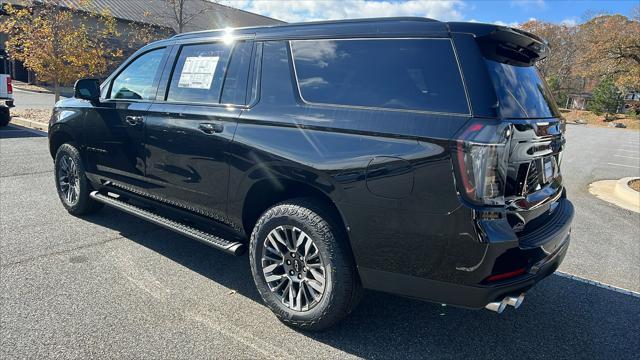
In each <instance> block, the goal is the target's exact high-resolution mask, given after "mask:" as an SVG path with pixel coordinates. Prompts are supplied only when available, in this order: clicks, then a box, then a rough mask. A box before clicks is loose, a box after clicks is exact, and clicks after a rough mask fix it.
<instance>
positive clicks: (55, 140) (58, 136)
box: [49, 124, 77, 158]
mask: <svg viewBox="0 0 640 360" xmlns="http://www.w3.org/2000/svg"><path fill="white" fill-rule="evenodd" d="M71 142H74V143H76V144H77V139H76V137H75V136H74V135H73V134H72V132H71V130H70V129H69V128H68V127H67V126H65V125H63V124H54V125H53V126H52V127H51V129H49V153H50V154H51V157H52V158H55V157H56V152H57V151H58V149H59V148H60V146H62V144H65V143H71Z"/></svg>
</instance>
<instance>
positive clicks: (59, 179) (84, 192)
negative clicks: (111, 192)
mask: <svg viewBox="0 0 640 360" xmlns="http://www.w3.org/2000/svg"><path fill="white" fill-rule="evenodd" d="M55 180H56V189H57V190H58V196H59V197H60V200H61V201H62V205H64V207H65V209H67V211H68V212H69V213H71V214H73V215H83V214H88V213H92V212H95V211H97V210H99V209H100V208H102V203H99V202H97V201H95V200H93V199H91V197H89V194H90V193H91V192H92V191H93V188H92V187H91V184H90V183H89V181H88V180H87V177H86V175H85V172H84V167H83V166H82V161H81V160H80V153H79V152H78V149H76V147H75V146H73V145H72V144H63V145H62V146H60V147H59V148H58V151H57V152H56V158H55Z"/></svg>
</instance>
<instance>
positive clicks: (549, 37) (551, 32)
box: [520, 20, 581, 104]
mask: <svg viewBox="0 0 640 360" xmlns="http://www.w3.org/2000/svg"><path fill="white" fill-rule="evenodd" d="M520 27H521V28H522V29H523V30H525V31H528V32H531V33H533V34H535V35H538V36H540V37H542V38H543V39H545V40H546V41H547V42H548V43H549V48H550V49H551V52H550V53H549V55H548V56H547V58H546V59H544V60H542V61H540V62H538V63H536V66H537V67H538V68H539V69H540V72H541V73H542V74H543V75H544V77H545V78H546V79H547V82H548V83H549V87H550V90H551V92H552V93H553V96H554V97H555V98H556V100H557V101H558V103H559V104H564V103H565V102H566V99H567V94H568V93H569V92H572V91H580V90H581V89H574V88H573V87H574V86H575V82H574V81H573V80H574V78H575V76H574V75H575V74H574V67H575V65H576V59H577V55H576V54H577V52H578V44H577V43H576V41H575V38H576V33H577V31H578V28H577V27H576V26H567V25H562V24H553V23H548V22H543V21H537V20H530V21H527V22H525V23H524V24H522V25H521V26H520Z"/></svg>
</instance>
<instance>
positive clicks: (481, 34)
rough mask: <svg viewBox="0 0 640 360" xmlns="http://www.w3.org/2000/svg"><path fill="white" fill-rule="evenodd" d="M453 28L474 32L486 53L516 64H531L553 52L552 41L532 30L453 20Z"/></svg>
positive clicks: (490, 57) (484, 53)
mask: <svg viewBox="0 0 640 360" xmlns="http://www.w3.org/2000/svg"><path fill="white" fill-rule="evenodd" d="M449 26H450V29H451V31H452V32H464V33H471V34H472V35H474V37H475V38H476V41H477V43H478V46H479V47H480V50H481V51H482V54H483V55H484V57H486V58H488V59H491V60H494V61H498V62H501V63H505V64H509V65H516V66H531V65H533V64H534V63H535V62H537V61H540V60H542V59H544V58H546V57H547V56H548V55H549V44H548V43H547V41H545V40H544V39H542V38H540V37H538V36H536V35H534V34H531V33H529V32H526V31H523V30H520V29H514V28H510V27H507V26H499V25H490V24H478V23H475V24H474V23H449Z"/></svg>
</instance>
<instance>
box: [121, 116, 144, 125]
mask: <svg viewBox="0 0 640 360" xmlns="http://www.w3.org/2000/svg"><path fill="white" fill-rule="evenodd" d="M124 120H125V121H126V122H127V124H129V125H131V126H136V125H138V124H142V122H143V121H144V117H142V116H125V117H124Z"/></svg>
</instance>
